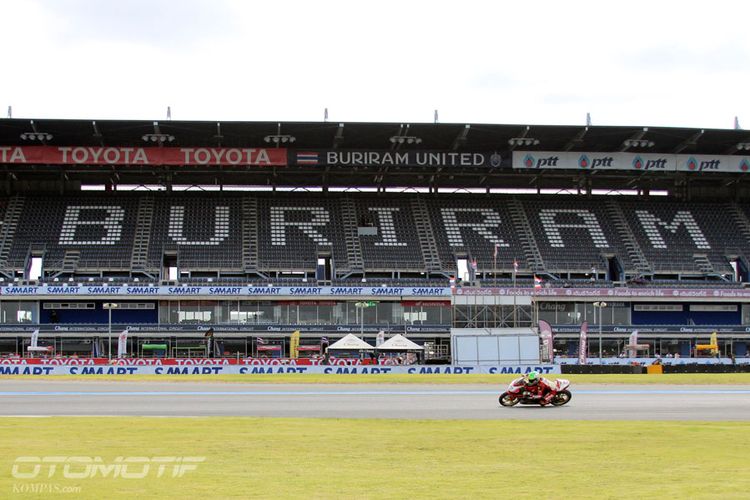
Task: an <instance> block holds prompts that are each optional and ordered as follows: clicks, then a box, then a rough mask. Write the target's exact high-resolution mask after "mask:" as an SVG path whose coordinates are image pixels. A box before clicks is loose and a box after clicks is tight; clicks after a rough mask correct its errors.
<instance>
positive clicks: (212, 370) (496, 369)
mask: <svg viewBox="0 0 750 500" xmlns="http://www.w3.org/2000/svg"><path fill="white" fill-rule="evenodd" d="M532 370H536V371H538V372H539V373H541V374H544V375H554V374H559V373H560V367H559V366H557V365H503V366H454V365H443V366H438V365H430V366H427V365H413V366H378V365H362V366H290V365H265V366H263V365H252V366H239V365H149V366H122V365H104V366H102V365H89V366H80V365H79V366H70V365H25V364H14V365H11V364H8V365H0V376H2V375H84V376H85V375H123V376H126V375H259V374H265V375H276V374H286V373H304V374H315V375H383V374H397V375H430V374H433V375H440V374H452V375H471V374H488V375H503V374H518V375H523V374H526V373H529V372H530V371H532Z"/></svg>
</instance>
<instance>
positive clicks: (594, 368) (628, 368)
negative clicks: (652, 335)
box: [560, 365, 646, 375]
mask: <svg viewBox="0 0 750 500" xmlns="http://www.w3.org/2000/svg"><path fill="white" fill-rule="evenodd" d="M560 367H561V368H562V373H563V374H578V375H580V374H599V375H601V374H607V373H610V374H612V373H618V374H623V373H625V374H633V373H635V374H638V373H646V368H645V367H644V366H640V365H638V366H633V365H560Z"/></svg>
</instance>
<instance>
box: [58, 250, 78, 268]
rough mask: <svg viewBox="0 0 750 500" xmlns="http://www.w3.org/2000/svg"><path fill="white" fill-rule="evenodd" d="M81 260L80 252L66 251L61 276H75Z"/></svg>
mask: <svg viewBox="0 0 750 500" xmlns="http://www.w3.org/2000/svg"><path fill="white" fill-rule="evenodd" d="M80 260H81V251H80V250H65V255H63V261H62V268H61V269H60V274H74V273H75V272H76V269H78V262H79V261H80Z"/></svg>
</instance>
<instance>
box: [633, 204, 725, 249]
mask: <svg viewBox="0 0 750 500" xmlns="http://www.w3.org/2000/svg"><path fill="white" fill-rule="evenodd" d="M635 214H636V215H637V216H638V220H639V221H640V223H641V226H643V231H644V232H645V233H646V237H647V238H648V240H649V241H650V242H651V246H652V247H654V248H661V249H665V248H667V243H666V242H665V241H664V238H663V237H662V235H661V232H660V230H659V227H660V226H661V227H663V228H664V229H666V230H668V231H669V232H670V233H672V234H677V229H679V227H680V226H683V227H684V228H685V230H686V231H687V232H688V234H689V235H690V238H692V240H693V243H695V246H696V247H697V248H702V249H710V248H711V245H709V243H708V240H707V239H706V237H705V235H704V234H703V231H701V228H700V227H699V226H698V223H697V222H696V221H695V218H693V214H691V213H690V212H689V211H687V210H678V211H677V212H676V213H675V214H674V217H672V222H665V221H663V220H661V219H660V218H659V217H657V216H656V215H654V214H652V213H651V212H649V211H647V210H636V211H635Z"/></svg>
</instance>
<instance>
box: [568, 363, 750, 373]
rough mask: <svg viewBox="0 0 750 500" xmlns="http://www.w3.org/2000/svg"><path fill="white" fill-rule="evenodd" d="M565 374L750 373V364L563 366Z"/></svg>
mask: <svg viewBox="0 0 750 500" xmlns="http://www.w3.org/2000/svg"><path fill="white" fill-rule="evenodd" d="M560 368H561V369H562V373H563V374H599V375H602V374H608V373H620V374H628V373H635V374H639V373H750V364H737V365H730V364H724V365H719V364H712V365H709V364H700V363H693V364H679V365H667V364H664V365H645V366H641V365H637V366H632V365H561V366H560Z"/></svg>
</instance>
